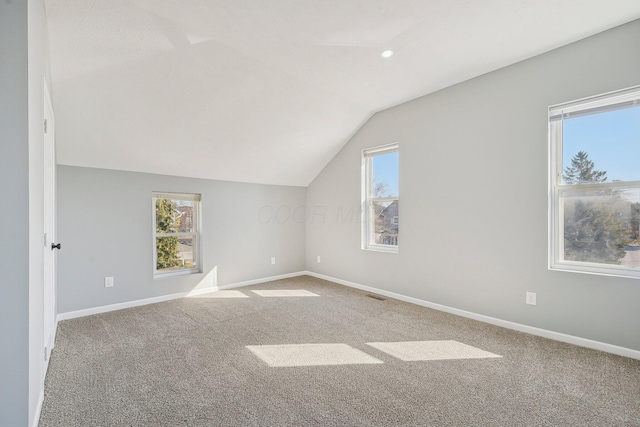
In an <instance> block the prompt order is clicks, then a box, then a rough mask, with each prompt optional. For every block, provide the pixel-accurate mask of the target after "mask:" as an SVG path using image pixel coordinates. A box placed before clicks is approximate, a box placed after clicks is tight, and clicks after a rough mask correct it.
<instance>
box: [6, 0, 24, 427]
mask: <svg viewBox="0 0 640 427" xmlns="http://www.w3.org/2000/svg"><path fill="white" fill-rule="evenodd" d="M0 40H2V43H0V144H1V145H2V155H0V191H1V193H2V198H0V218H2V220H1V221H0V242H2V244H1V245H0V278H1V286H0V325H2V326H1V327H0V343H2V345H0V366H1V367H2V369H1V370H0V424H1V425H3V426H25V425H26V424H27V422H28V418H27V416H28V413H27V411H28V402H29V400H28V384H29V383H28V375H29V365H28V364H29V358H28V351H29V341H28V338H29V306H28V303H29V242H28V238H27V236H28V233H29V163H28V162H29V151H28V150H29V144H28V86H27V85H28V82H27V1H26V0H24V1H14V2H12V3H7V2H0ZM9 325H11V326H10V327H9Z"/></svg>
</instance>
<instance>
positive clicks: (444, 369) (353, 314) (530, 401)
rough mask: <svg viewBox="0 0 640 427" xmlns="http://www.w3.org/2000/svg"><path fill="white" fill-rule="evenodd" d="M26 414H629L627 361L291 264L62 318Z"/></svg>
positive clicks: (299, 421)
mask: <svg viewBox="0 0 640 427" xmlns="http://www.w3.org/2000/svg"><path fill="white" fill-rule="evenodd" d="M255 291H270V292H255ZM273 291H286V292H273ZM300 291H304V292H300ZM314 294H315V295H314ZM40 426H41V427H45V426H60V427H74V426H78V427H80V426H82V427H84V426H640V361H638V360H633V359H626V358H623V357H619V356H614V355H611V354H607V353H602V352H598V351H594V350H589V349H585V348H581V347H576V346H572V345H569V344H564V343H560V342H555V341H551V340H547V339H543V338H539V337H535V336H531V335H527V334H523V333H519V332H514V331H511V330H507V329H503V328H500V327H496V326H492V325H487V324H484V323H481V322H476V321H473V320H469V319H465V318H461V317H457V316H453V315H450V314H446V313H442V312H438V311H435V310H430V309H427V308H424V307H419V306H415V305H412V304H407V303H403V302H400V301H395V300H392V299H386V300H383V301H381V300H379V299H374V298H370V297H368V296H367V294H366V293H365V292H361V291H357V290H353V289H349V288H345V287H343V286H340V285H336V284H333V283H330V282H326V281H322V280H318V279H315V278H310V277H299V278H293V279H287V280H280V281H277V282H272V283H268V284H262V285H256V286H251V287H246V288H240V289H237V290H232V291H224V292H220V293H218V294H210V295H206V296H202V297H196V298H185V299H182V300H175V301H170V302H165V303H160V304H153V305H148V306H143V307H137V308H132V309H127V310H121V311H117V312H111V313H105V314H100V315H95V316H90V317H84V318H79V319H74V320H69V321H64V322H61V323H60V325H59V329H58V335H57V341H56V348H55V350H54V352H53V355H52V358H51V362H50V367H49V372H48V375H47V381H46V389H45V401H44V406H43V409H42V414H41V418H40Z"/></svg>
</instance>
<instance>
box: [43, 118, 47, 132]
mask: <svg viewBox="0 0 640 427" xmlns="http://www.w3.org/2000/svg"><path fill="white" fill-rule="evenodd" d="M44 133H47V119H44Z"/></svg>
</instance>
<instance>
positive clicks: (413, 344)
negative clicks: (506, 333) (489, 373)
mask: <svg viewBox="0 0 640 427" xmlns="http://www.w3.org/2000/svg"><path fill="white" fill-rule="evenodd" d="M367 345H370V346H371V347H374V348H377V349H378V350H380V351H383V352H385V353H387V354H389V355H390V356H393V357H395V358H398V359H400V360H403V361H405V362H413V361H422V360H450V359H488V358H498V357H502V356H500V355H497V354H493V353H489V352H488V351H484V350H480V349H479V348H476V347H472V346H470V345H466V344H462V343H461V342H458V341H405V342H368V343H367Z"/></svg>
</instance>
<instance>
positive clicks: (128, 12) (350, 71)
mask: <svg viewBox="0 0 640 427" xmlns="http://www.w3.org/2000/svg"><path fill="white" fill-rule="evenodd" d="M45 3H46V6H47V14H48V20H49V32H50V43H51V45H50V47H51V64H52V79H53V96H54V107H55V114H56V131H57V144H58V146H57V147H58V153H57V155H58V163H60V164H65V165H75V166H89V167H98V168H107V169H119V170H130V171H139V172H151V173H162V174H171V175H178V176H190V177H200V178H210V179H222V180H229V181H241V182H258V183H267V184H285V185H299V186H306V185H308V184H309V183H310V182H311V181H312V180H313V179H314V178H315V176H316V175H317V174H318V173H319V172H320V171H321V170H322V168H323V167H324V166H325V165H326V164H327V163H328V162H329V161H330V160H331V158H332V157H333V156H334V155H335V154H336V153H337V152H338V150H340V148H341V147H342V146H343V145H344V144H345V143H346V142H347V141H348V139H349V138H350V137H351V136H352V135H353V133H354V132H356V131H357V130H358V129H359V127H360V126H361V125H362V124H363V123H364V122H365V121H366V120H367V119H368V118H369V117H370V116H371V115H372V114H373V113H375V112H377V111H380V110H382V109H385V108H388V107H391V106H393V105H397V104H400V103H402V102H405V101H408V100H410V99H413V98H416V97H418V96H421V95H424V94H427V93H430V92H433V91H436V90H438V89H441V88H444V87H447V86H450V85H452V84H455V83H458V82H460V81H463V80H467V79H469V78H472V77H475V76H478V75H480V74H483V73H486V72H489V71H492V70H495V69H497V68H501V67H504V66H506V65H509V64H512V63H514V62H517V61H520V60H523V59H526V58H529V57H531V56H534V55H537V54H540V53H543V52H546V51H548V50H551V49H554V48H557V47H559V46H562V45H564V44H567V43H570V42H573V41H576V40H579V39H581V38H584V37H587V36H589V35H592V34H595V33H598V32H601V31H603V30H606V29H609V28H612V27H615V26H617V25H620V24H623V23H626V22H629V21H631V20H634V19H637V18H640V1H638V0H607V1H602V0H535V1H533V0H414V1H411V0H46V2H45ZM387 48H390V49H393V50H394V51H395V55H394V56H393V57H391V58H390V59H382V58H381V57H380V52H381V51H382V50H384V49H387Z"/></svg>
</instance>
